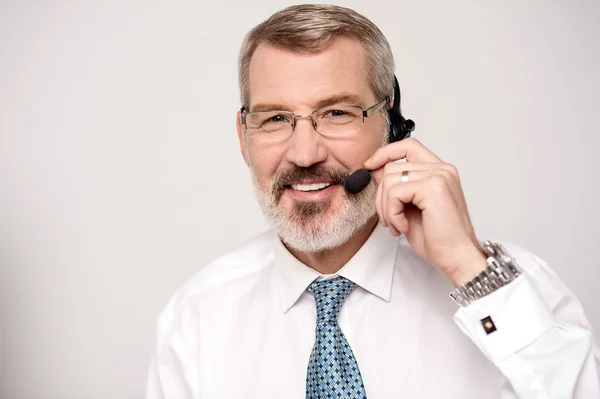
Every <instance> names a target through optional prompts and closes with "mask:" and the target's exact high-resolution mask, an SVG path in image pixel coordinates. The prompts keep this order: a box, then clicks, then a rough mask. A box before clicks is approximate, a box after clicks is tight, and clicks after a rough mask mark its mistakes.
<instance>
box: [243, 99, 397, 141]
mask: <svg viewBox="0 0 600 399" xmlns="http://www.w3.org/2000/svg"><path fill="white" fill-rule="evenodd" d="M391 101H392V99H391V98H390V97H389V96H387V97H386V98H385V99H384V100H383V101H380V102H378V103H377V104H375V105H373V106H371V107H369V108H367V109H363V108H362V107H361V106H359V105H345V106H344V107H356V108H359V109H360V110H361V111H362V117H363V120H362V122H363V123H364V122H365V118H368V117H370V116H371V115H373V114H375V113H376V112H378V111H379V110H380V109H381V108H382V107H383V106H384V105H386V104H389V103H390V102H391ZM329 108H333V109H335V106H334V105H330V106H326V107H321V108H319V109H316V110H314V111H313V112H311V113H310V114H306V115H296V114H295V113H293V112H292V111H284V110H276V109H273V110H266V111H255V112H246V106H242V108H240V124H241V125H244V126H246V129H248V126H247V125H246V117H247V116H248V115H250V114H264V113H268V112H285V113H286V114H291V115H292V132H293V131H294V129H295V128H296V119H298V118H310V120H311V122H312V123H311V124H312V126H313V129H315V131H317V133H319V131H318V130H317V122H316V121H315V120H314V119H313V115H314V114H315V112H318V111H323V110H325V109H329ZM319 134H322V133H319Z"/></svg>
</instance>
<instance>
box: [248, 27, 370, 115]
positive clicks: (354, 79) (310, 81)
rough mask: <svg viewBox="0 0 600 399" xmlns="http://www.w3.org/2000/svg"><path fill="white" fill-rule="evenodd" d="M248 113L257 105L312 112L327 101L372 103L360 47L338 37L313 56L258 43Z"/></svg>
mask: <svg viewBox="0 0 600 399" xmlns="http://www.w3.org/2000/svg"><path fill="white" fill-rule="evenodd" d="M248 78H249V92H250V104H248V106H249V111H254V110H255V109H256V108H257V105H264V104H269V105H279V106H280V109H286V110H290V111H294V112H311V111H312V110H313V109H314V108H315V107H316V106H317V105H322V103H323V100H324V99H326V98H333V97H338V96H347V97H351V96H354V97H357V98H358V100H359V101H360V103H359V104H355V105H361V106H365V105H366V103H372V102H374V101H375V98H374V95H373V93H372V91H371V89H370V86H369V82H368V68H367V60H366V56H365V51H364V49H363V46H362V44H361V43H360V42H359V41H358V40H356V39H352V38H347V37H341V38H338V39H335V40H334V41H332V43H331V44H329V45H328V46H327V47H325V48H324V49H322V50H321V51H319V52H316V53H305V52H297V51H291V50H287V49H282V48H279V47H275V46H272V45H270V44H267V43H261V44H260V45H259V46H258V47H257V49H256V51H255V52H254V54H253V56H252V60H251V62H250V69H249V76H248ZM261 108H263V107H261Z"/></svg>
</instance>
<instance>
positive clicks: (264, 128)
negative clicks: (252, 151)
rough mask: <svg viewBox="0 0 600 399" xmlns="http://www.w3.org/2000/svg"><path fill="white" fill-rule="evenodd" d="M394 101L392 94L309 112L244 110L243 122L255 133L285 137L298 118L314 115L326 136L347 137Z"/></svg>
mask: <svg viewBox="0 0 600 399" xmlns="http://www.w3.org/2000/svg"><path fill="white" fill-rule="evenodd" d="M389 102H390V98H389V97H386V99H385V100H383V101H381V102H379V103H377V104H375V105H373V106H372V107H370V108H367V109H362V108H361V107H359V106H357V105H344V106H331V107H325V108H320V109H318V110H316V111H313V112H312V113H311V114H309V115H296V114H294V113H293V112H290V111H275V110H274V111H258V112H246V109H245V107H242V109H241V110H240V112H241V113H240V123H241V124H242V125H245V126H246V129H247V132H248V134H249V135H250V136H251V137H256V138H258V137H260V138H268V139H271V140H285V139H287V138H289V137H290V136H291V135H292V133H293V132H294V129H295V127H296V121H297V120H298V119H301V118H310V120H311V123H312V126H313V128H314V129H315V130H316V131H317V132H318V133H319V134H321V135H322V136H326V137H345V136H349V135H352V134H355V133H357V132H358V131H360V130H361V129H362V127H363V124H364V121H365V118H368V117H370V116H371V115H373V114H374V113H376V112H377V111H379V110H380V109H381V108H382V107H383V106H384V105H386V104H388V103H389Z"/></svg>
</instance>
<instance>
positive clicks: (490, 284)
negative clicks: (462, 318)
mask: <svg viewBox="0 0 600 399" xmlns="http://www.w3.org/2000/svg"><path fill="white" fill-rule="evenodd" d="M480 247H481V249H482V251H483V252H484V253H485V255H486V256H487V267H486V268H485V269H484V270H483V271H482V272H481V273H480V274H479V275H477V276H476V277H475V278H474V279H473V280H471V281H469V282H467V283H465V284H463V285H461V286H460V287H457V288H455V289H454V290H453V291H452V292H451V293H450V297H451V298H452V299H453V300H454V301H455V302H456V303H457V304H459V305H460V306H462V307H465V306H468V305H469V304H470V303H472V302H473V301H476V300H478V299H480V298H483V297H484V296H486V295H489V294H491V293H492V292H494V291H496V290H497V289H499V288H500V287H503V286H505V285H506V284H508V283H510V282H511V281H513V280H514V279H516V278H517V277H519V275H520V274H521V271H520V268H519V266H518V264H517V262H516V261H515V260H514V259H513V258H512V257H511V256H510V254H509V253H508V252H507V251H506V249H505V248H504V247H503V246H502V245H501V244H500V243H497V242H492V241H484V242H483V243H481V244H480Z"/></svg>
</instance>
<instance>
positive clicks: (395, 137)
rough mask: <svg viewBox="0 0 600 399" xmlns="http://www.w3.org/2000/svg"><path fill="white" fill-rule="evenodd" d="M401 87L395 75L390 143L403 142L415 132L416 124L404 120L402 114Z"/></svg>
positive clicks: (390, 112) (390, 111) (390, 113)
mask: <svg viewBox="0 0 600 399" xmlns="http://www.w3.org/2000/svg"><path fill="white" fill-rule="evenodd" d="M400 101H401V97H400V85H399V84H398V79H397V78H396V76H395V75H394V106H393V107H392V108H390V109H389V110H388V112H389V115H390V122H391V123H390V131H389V142H390V143H395V142H396V141H400V140H403V139H405V138H407V137H410V135H411V133H412V131H413V130H415V123H414V122H413V121H412V120H410V119H404V117H403V116H402V112H401V111H400Z"/></svg>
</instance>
